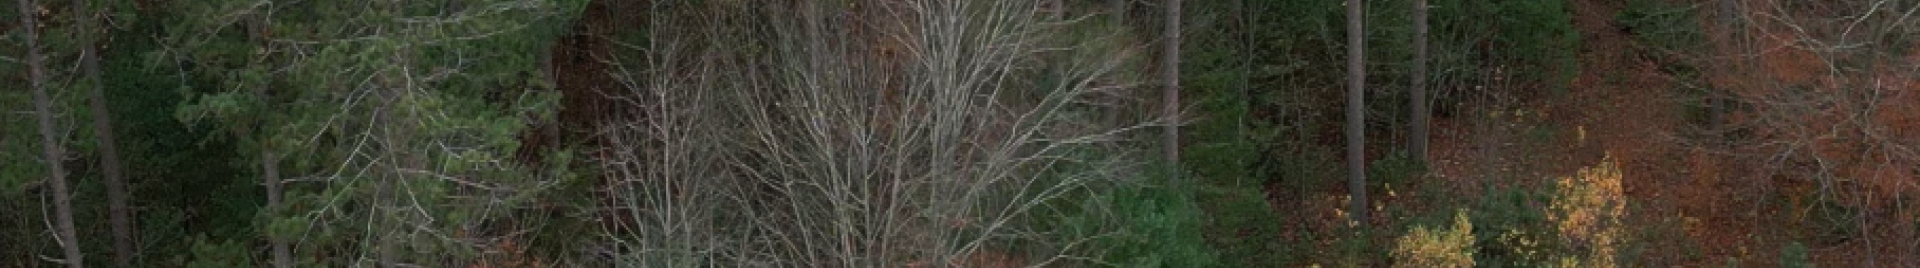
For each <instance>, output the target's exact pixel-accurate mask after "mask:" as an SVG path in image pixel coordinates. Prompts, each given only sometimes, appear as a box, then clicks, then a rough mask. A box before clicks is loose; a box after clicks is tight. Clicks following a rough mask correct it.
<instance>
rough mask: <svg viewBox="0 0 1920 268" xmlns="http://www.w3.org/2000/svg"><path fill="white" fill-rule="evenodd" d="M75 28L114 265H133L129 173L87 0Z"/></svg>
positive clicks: (77, 8)
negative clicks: (97, 150) (109, 104)
mask: <svg viewBox="0 0 1920 268" xmlns="http://www.w3.org/2000/svg"><path fill="white" fill-rule="evenodd" d="M73 14H75V15H74V16H77V18H76V19H75V20H74V26H75V27H74V28H75V29H78V30H77V31H78V32H79V39H80V68H81V71H82V72H84V73H83V75H85V76H86V79H85V81H87V82H86V85H87V87H89V88H88V89H87V91H88V92H90V93H91V94H90V95H91V96H88V97H89V98H90V99H91V105H90V106H93V107H91V108H92V110H93V135H94V137H97V138H98V139H99V140H98V143H99V144H100V145H99V146H100V172H101V173H102V174H103V175H106V178H105V179H106V185H107V214H108V216H107V221H108V222H109V224H110V225H111V227H110V228H112V229H113V230H112V231H113V265H114V266H115V267H130V266H132V265H133V256H134V253H133V219H132V217H131V216H130V214H129V213H130V212H129V211H127V187H126V177H125V176H123V175H122V174H123V173H121V172H120V171H121V170H120V152H119V151H120V150H119V149H118V146H117V144H116V143H115V142H116V139H114V136H113V114H112V113H110V112H107V93H106V89H105V85H102V83H105V82H106V80H101V79H100V51H99V50H98V49H96V48H95V47H94V45H95V43H94V37H95V36H97V34H98V33H96V32H95V31H96V30H95V29H94V27H93V26H92V25H93V19H94V16H93V15H94V12H93V11H92V10H90V9H88V8H87V4H86V1H85V0H73Z"/></svg>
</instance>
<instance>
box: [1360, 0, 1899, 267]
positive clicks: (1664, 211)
mask: <svg viewBox="0 0 1920 268" xmlns="http://www.w3.org/2000/svg"><path fill="white" fill-rule="evenodd" d="M1573 2H1574V5H1573V12H1574V14H1575V17H1574V22H1575V27H1576V28H1577V29H1578V30H1579V31H1580V32H1581V47H1580V52H1579V55H1578V61H1579V66H1580V74H1579V75H1578V76H1577V77H1576V78H1575V79H1574V80H1573V81H1572V85H1571V86H1570V87H1569V90H1568V92H1567V94H1558V95H1554V94H1543V96H1542V97H1537V98H1532V100H1530V101H1526V102H1524V103H1519V104H1517V105H1513V107H1509V108H1506V109H1502V110H1504V111H1499V112H1494V113H1487V114H1474V115H1462V116H1456V117H1453V118H1443V119H1435V120H1436V122H1435V125H1436V126H1435V128H1436V130H1435V132H1434V137H1433V139H1434V140H1433V143H1432V144H1433V146H1434V148H1433V151H1432V152H1431V155H1430V156H1429V157H1430V158H1429V159H1434V160H1435V162H1434V163H1433V165H1434V174H1432V176H1435V177H1438V178H1441V179H1442V180H1444V181H1448V183H1447V184H1450V185H1451V187H1447V188H1451V189H1453V191H1455V193H1454V194H1457V195H1462V196H1474V194H1475V193H1476V192H1477V191H1478V190H1479V189H1476V186H1473V185H1479V184H1481V183H1482V181H1479V180H1481V179H1485V178H1486V177H1489V176H1519V177H1521V178H1551V177H1559V176H1569V175H1572V174H1575V173H1576V172H1577V171H1578V170H1579V169H1581V168H1583V167H1590V166H1595V165H1597V164H1599V163H1601V162H1602V161H1605V160H1606V159H1609V158H1610V159H1611V161H1613V162H1615V163H1618V164H1619V167H1620V168H1621V169H1622V171H1623V172H1624V173H1625V177H1624V179H1625V182H1624V185H1625V187H1626V194H1627V196H1628V200H1629V202H1630V203H1633V204H1634V205H1632V206H1631V209H1630V210H1629V211H1630V212H1629V214H1630V215H1629V219H1627V220H1626V221H1627V222H1628V225H1629V226H1630V227H1629V233H1634V234H1636V235H1635V237H1633V238H1632V239H1636V240H1638V241H1637V242H1636V244H1637V245H1638V246H1640V247H1643V248H1641V251H1638V252H1640V254H1641V255H1640V256H1637V258H1638V259H1639V260H1641V261H1640V262H1638V263H1641V264H1655V265H1666V266H1677V267H1706V266H1724V265H1727V264H1728V263H1729V261H1730V260H1738V262H1739V263H1741V264H1746V265H1755V266H1761V267H1769V266H1777V265H1778V264H1776V263H1775V262H1776V261H1777V260H1778V258H1779V255H1780V252H1781V251H1780V246H1781V245H1784V244H1785V243H1787V242H1789V241H1793V239H1796V237H1801V235H1800V234H1801V233H1800V232H1802V231H1801V230H1802V229H1805V228H1803V227H1804V226H1805V224H1806V223H1805V219H1804V217H1793V215H1798V213H1794V212H1795V211H1793V209H1788V208H1789V207H1797V206H1799V204H1794V205H1792V206H1788V205H1780V204H1773V203H1768V202H1767V201H1763V200H1761V199H1766V198H1774V199H1783V198H1779V196H1777V194H1776V193H1777V192H1778V191H1771V190H1764V187H1767V186H1758V185H1768V186H1776V187H1792V186H1791V185H1785V186H1779V185H1782V184H1780V183H1772V182H1765V180H1767V179H1764V178H1749V177H1747V176H1751V175H1749V174H1751V173H1753V172H1747V171H1748V169H1752V168H1753V165H1752V164H1747V163H1734V162H1736V161H1734V160H1730V159H1731V158H1730V157H1726V156H1723V155H1720V154H1714V153H1709V152H1710V151H1709V150H1707V149H1704V148H1703V147H1701V146H1695V145H1693V144H1691V143H1689V142H1685V141H1684V139H1683V138H1678V137H1681V136H1684V134H1683V133H1684V132H1685V130H1686V128H1688V123H1687V122H1686V121H1687V120H1686V119H1685V118H1684V116H1685V115H1683V114H1682V110H1681V108H1680V107H1682V104H1681V103H1679V101H1678V100H1677V90H1676V88H1677V86H1678V85H1676V82H1675V81H1676V80H1675V79H1674V78H1673V77H1670V76H1669V75H1667V74H1665V73H1663V72H1662V71H1660V70H1659V63H1656V62H1653V61H1652V60H1649V58H1650V57H1642V56H1637V54H1636V53H1639V52H1636V47H1635V45H1634V43H1633V36H1631V35H1629V34H1628V33H1625V32H1623V31H1621V30H1618V29H1619V28H1617V26H1616V25H1614V24H1615V22H1616V20H1615V16H1616V14H1618V13H1619V12H1620V11H1621V10H1622V9H1624V8H1625V3H1624V1H1612V0H1579V1H1573ZM1794 52H1798V51H1791V50H1779V49H1775V50H1771V51H1770V52H1768V53H1764V54H1763V55H1761V58H1762V59H1764V60H1766V61H1767V63H1766V65H1768V67H1769V69H1776V70H1770V71H1769V74H1768V75H1773V76H1781V77H1784V78H1792V77H1793V76H1795V75H1806V74H1802V73H1817V72H1819V71H1821V69H1819V68H1822V67H1818V66H1819V65H1818V64H1819V63H1818V62H1817V61H1815V60H1814V59H1812V58H1810V57H1804V56H1798V55H1796V54H1799V53H1794ZM1916 57H1920V55H1917V56H1916ZM1780 66H1802V67H1805V68H1788V69H1791V70H1780V69H1782V68H1780ZM1796 70H1804V71H1796ZM1495 105H1497V104H1495ZM1488 119H1492V120H1488ZM1539 127H1547V128H1551V129H1555V130H1557V131H1550V132H1544V133H1549V134H1550V135H1549V137H1548V138H1547V140H1546V141H1544V142H1542V141H1537V140H1536V141H1529V139H1538V137H1532V136H1529V135H1528V132H1527V130H1528V129H1531V128H1539ZM1521 181H1526V180H1521ZM1795 201H1796V202H1795V203H1798V202H1797V201H1798V200H1795ZM1382 202H1393V201H1392V200H1383V201H1382ZM1774 203H1778V202H1774ZM1411 205H1415V206H1418V204H1411ZM1662 227H1665V228H1675V229H1677V230H1682V232H1684V234H1685V235H1684V237H1673V236H1663V235H1661V234H1662V233H1657V232H1651V231H1649V230H1655V229H1660V228H1662ZM1802 243H1805V242H1802ZM1808 247H1809V253H1810V259H1811V260H1813V262H1815V263H1818V264H1821V265H1822V266H1843V267H1846V266H1859V265H1863V264H1864V263H1861V261H1860V259H1861V258H1863V257H1862V256H1858V254H1856V253H1857V252H1862V251H1863V250H1865V249H1866V248H1867V246H1866V245H1864V244H1863V243H1841V244H1838V245H1827V246H1816V245H1808ZM1884 250H1885V249H1883V251H1884ZM1882 256H1885V255H1884V254H1883V255H1882ZM1882 263H1883V264H1884V263H1885V262H1882Z"/></svg>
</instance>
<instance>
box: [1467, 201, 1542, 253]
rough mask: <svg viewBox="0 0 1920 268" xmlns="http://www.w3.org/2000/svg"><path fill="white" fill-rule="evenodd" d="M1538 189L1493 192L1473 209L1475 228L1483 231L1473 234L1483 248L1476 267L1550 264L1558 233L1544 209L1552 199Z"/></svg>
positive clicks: (1476, 243) (1476, 242)
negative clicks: (1548, 220)
mask: <svg viewBox="0 0 1920 268" xmlns="http://www.w3.org/2000/svg"><path fill="white" fill-rule="evenodd" d="M1542 193H1543V192H1542V191H1541V190H1538V189H1526V188H1501V189H1493V190H1491V192H1489V194H1487V195H1485V196H1483V197H1481V198H1479V201H1477V202H1476V203H1475V204H1474V208H1473V209H1471V210H1470V211H1471V214H1470V215H1471V221H1472V225H1473V226H1476V227H1478V228H1480V229H1484V230H1493V231H1488V232H1480V233H1475V234H1474V244H1475V245H1480V251H1479V252H1478V254H1474V257H1475V259H1474V263H1475V264H1478V265H1481V266H1485V267H1531V266H1535V265H1539V264H1544V263H1547V261H1548V260H1551V258H1553V257H1554V256H1556V255H1554V254H1555V252H1554V251H1552V249H1553V247H1554V245H1555V244H1556V243H1554V241H1557V240H1559V238H1558V237H1557V236H1555V234H1556V231H1554V230H1553V229H1552V227H1551V226H1549V225H1548V222H1547V214H1546V210H1545V208H1543V206H1542V205H1541V204H1542V203H1545V202H1547V201H1548V198H1549V196H1548V195H1546V194H1542Z"/></svg>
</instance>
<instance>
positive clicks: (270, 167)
mask: <svg viewBox="0 0 1920 268" xmlns="http://www.w3.org/2000/svg"><path fill="white" fill-rule="evenodd" d="M256 19H257V18H256ZM250 27H252V28H253V29H250V30H251V31H252V32H253V37H252V39H253V40H252V41H253V42H254V43H255V44H254V45H257V46H261V47H263V48H265V47H267V46H270V44H268V43H267V42H266V38H267V36H266V35H267V34H266V33H267V30H268V29H269V27H270V26H269V25H267V20H265V19H258V20H256V21H254V23H252V24H251V25H250ZM268 55H271V53H268ZM260 62H270V61H267V60H261V61H260ZM267 81H273V78H271V77H269V78H267ZM253 96H254V98H257V99H260V101H261V102H268V100H269V99H271V98H269V97H268V96H267V87H266V86H265V85H260V86H255V87H253ZM268 125H271V123H268V122H260V124H256V125H255V126H252V127H265V126H268ZM245 130H247V128H242V131H245ZM243 133H244V132H243ZM257 133H259V137H254V139H256V140H259V141H260V147H261V149H260V177H261V180H263V181H264V183H265V184H266V186H267V211H268V213H267V215H272V217H273V218H278V217H280V215H281V213H284V211H281V210H283V209H284V208H282V207H281V205H280V202H281V200H282V196H283V193H284V191H283V190H282V189H281V186H280V156H279V155H278V154H274V152H273V149H272V148H273V146H272V145H271V144H269V143H268V142H267V140H270V139H268V138H267V136H268V135H272V133H271V132H267V131H258V132H257ZM241 136H248V135H246V134H241ZM267 240H268V241H267V243H268V244H269V247H271V250H272V251H273V252H272V253H273V267H278V268H287V267H293V251H292V249H290V248H288V247H287V241H285V240H281V239H273V238H268V239H267Z"/></svg>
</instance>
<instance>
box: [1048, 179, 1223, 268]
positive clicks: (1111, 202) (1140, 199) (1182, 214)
mask: <svg viewBox="0 0 1920 268" xmlns="http://www.w3.org/2000/svg"><path fill="white" fill-rule="evenodd" d="M1194 193H1195V188H1194V186H1192V185H1191V184H1186V183H1174V184H1148V185H1137V186H1121V187H1118V188H1117V189H1114V190H1111V191H1110V192H1109V193H1107V195H1106V196H1099V197H1094V198H1092V199H1088V200H1089V201H1092V202H1108V203H1106V204H1099V205H1093V204H1089V205H1090V206H1094V207H1102V206H1111V208H1112V213H1114V215H1112V216H1110V217H1088V216H1069V217H1068V218H1067V219H1068V220H1067V221H1066V223H1067V225H1068V226H1073V227H1069V228H1070V229H1073V230H1102V229H1111V230H1113V231H1112V233H1111V235H1110V236H1095V237H1098V238H1096V239H1095V240H1093V241H1092V242H1090V243H1091V245H1089V246H1090V247H1094V248H1103V249H1107V253H1106V254H1105V256H1103V257H1102V258H1103V259H1105V262H1108V263H1113V264H1116V265H1118V266H1122V267H1219V266H1221V265H1222V264H1221V263H1220V260H1219V259H1218V257H1217V256H1216V255H1215V254H1217V253H1216V252H1218V251H1216V250H1215V249H1214V248H1212V247H1210V246H1209V244H1208V243H1207V238H1206V233H1207V232H1206V231H1203V229H1202V228H1205V227H1207V226H1208V225H1207V224H1206V221H1205V220H1204V219H1206V216H1205V215H1206V214H1204V212H1202V211H1201V210H1200V207H1199V204H1197V203H1195V202H1194V200H1195V199H1194V195H1195V194H1194ZM1107 218H1111V219H1121V221H1119V222H1113V223H1103V222H1102V221H1100V220H1099V219H1107ZM1104 224H1114V226H1112V227H1102V226H1099V225H1104Z"/></svg>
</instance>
